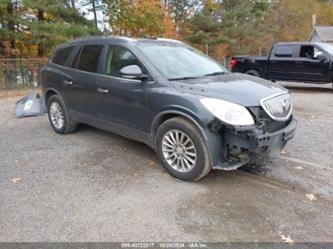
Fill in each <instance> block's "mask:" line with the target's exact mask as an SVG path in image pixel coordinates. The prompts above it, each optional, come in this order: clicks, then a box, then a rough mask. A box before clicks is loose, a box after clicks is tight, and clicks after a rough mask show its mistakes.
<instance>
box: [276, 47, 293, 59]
mask: <svg viewBox="0 0 333 249" xmlns="http://www.w3.org/2000/svg"><path fill="white" fill-rule="evenodd" d="M293 52H294V46H278V47H277V48H276V50H275V53H274V55H275V56H276V57H292V56H293Z"/></svg>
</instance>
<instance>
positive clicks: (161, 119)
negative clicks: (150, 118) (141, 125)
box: [153, 113, 182, 137]
mask: <svg viewBox="0 0 333 249" xmlns="http://www.w3.org/2000/svg"><path fill="white" fill-rule="evenodd" d="M175 117H182V116H181V115H179V114H175V113H166V114H163V115H162V116H161V117H159V118H158V120H157V121H156V122H155V123H154V127H153V134H154V137H155V134H156V132H157V129H158V127H160V126H161V124H163V123H164V122H165V121H167V120H168V119H171V118H175Z"/></svg>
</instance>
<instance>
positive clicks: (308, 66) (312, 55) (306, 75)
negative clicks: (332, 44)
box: [295, 45, 329, 82]
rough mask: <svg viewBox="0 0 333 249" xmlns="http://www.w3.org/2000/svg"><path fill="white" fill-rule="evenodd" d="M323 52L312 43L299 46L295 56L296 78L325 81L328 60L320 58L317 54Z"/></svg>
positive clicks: (326, 78) (327, 72)
mask: <svg viewBox="0 0 333 249" xmlns="http://www.w3.org/2000/svg"><path fill="white" fill-rule="evenodd" d="M321 54H324V52H323V51H322V50H320V49H319V48H317V47H316V46H313V45H303V46H301V47H300V52H299V56H298V57H297V58H295V61H296V62H297V64H296V65H295V71H296V72H297V75H298V78H297V79H298V80H303V81H317V82H326V81H327V80H328V74H329V60H321V59H319V58H317V57H318V55H321Z"/></svg>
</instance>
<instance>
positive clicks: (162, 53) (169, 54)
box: [138, 43, 228, 80]
mask: <svg viewBox="0 0 333 249" xmlns="http://www.w3.org/2000/svg"><path fill="white" fill-rule="evenodd" d="M138 48H139V49H140V50H141V51H142V52H143V54H144V55H145V56H146V57H148V59H149V60H150V61H151V62H152V63H153V64H154V65H155V66H156V67H157V69H158V70H159V71H160V72H161V73H162V74H163V75H164V76H165V77H166V78H168V79H169V80H176V79H186V78H200V77H203V76H206V75H214V74H220V73H221V74H223V73H226V72H228V71H227V70H226V69H225V68H224V67H222V66H221V65H219V64H218V63H217V62H215V61H214V60H212V59H210V58H209V57H208V56H206V55H204V54H203V53H201V52H199V51H198V50H196V49H194V48H192V47H190V46H186V45H182V44H176V43H175V44H172V43H142V44H138Z"/></svg>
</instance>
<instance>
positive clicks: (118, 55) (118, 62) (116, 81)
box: [97, 45, 150, 132]
mask: <svg viewBox="0 0 333 249" xmlns="http://www.w3.org/2000/svg"><path fill="white" fill-rule="evenodd" d="M106 50H107V51H106V55H105V63H104V67H103V70H104V71H103V75H101V76H100V77H99V78H98V82H97V85H98V88H99V96H98V101H99V114H98V115H99V118H101V119H103V120H107V121H110V122H112V123H115V124H118V125H121V126H125V127H127V128H129V129H133V130H138V131H141V132H148V131H149V126H148V124H147V120H148V114H149V112H148V110H147V106H146V92H147V89H148V88H149V87H150V84H149V83H148V82H149V81H150V79H148V80H147V81H146V82H142V81H140V80H134V79H126V78H124V77H122V76H121V74H120V70H121V69H122V68H123V67H125V66H129V65H138V66H139V67H140V68H141V70H142V71H143V72H144V73H148V72H147V70H146V69H145V68H144V67H143V65H142V63H140V61H139V60H138V58H137V57H136V56H135V55H134V54H133V53H132V52H131V51H130V50H129V49H127V48H125V47H122V46H117V45H109V46H108V47H107V48H106Z"/></svg>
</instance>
